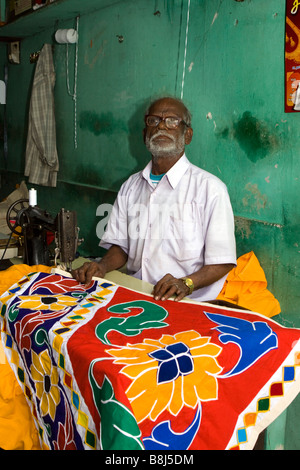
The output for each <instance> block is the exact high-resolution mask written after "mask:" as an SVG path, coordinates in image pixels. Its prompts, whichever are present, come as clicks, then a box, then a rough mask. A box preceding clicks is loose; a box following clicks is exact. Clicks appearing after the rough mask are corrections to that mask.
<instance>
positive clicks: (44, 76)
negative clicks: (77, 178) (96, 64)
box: [25, 44, 59, 187]
mask: <svg viewBox="0 0 300 470" xmlns="http://www.w3.org/2000/svg"><path fill="white" fill-rule="evenodd" d="M54 85H55V70H54V64H53V56H52V46H51V44H45V45H44V46H43V48H42V50H41V53H40V56H39V59H38V62H37V66H36V70H35V75H34V81H33V86H32V94H31V101H30V109H29V126H28V136H27V145H26V162H25V176H28V177H29V182H30V183H34V184H39V185H42V186H52V187H55V186H56V181H57V172H58V169H59V162H58V155H57V148H56V124H55V112H54Z"/></svg>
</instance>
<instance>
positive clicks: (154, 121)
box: [145, 115, 187, 129]
mask: <svg viewBox="0 0 300 470" xmlns="http://www.w3.org/2000/svg"><path fill="white" fill-rule="evenodd" d="M161 121H164V123H165V126H166V127H167V129H177V127H178V126H179V124H180V123H181V122H182V123H183V124H184V125H185V126H187V123H186V122H185V121H184V120H183V119H180V118H177V117H174V116H166V117H160V116H152V115H147V116H145V123H146V125H147V126H148V127H157V126H158V124H159V123H160V122H161Z"/></svg>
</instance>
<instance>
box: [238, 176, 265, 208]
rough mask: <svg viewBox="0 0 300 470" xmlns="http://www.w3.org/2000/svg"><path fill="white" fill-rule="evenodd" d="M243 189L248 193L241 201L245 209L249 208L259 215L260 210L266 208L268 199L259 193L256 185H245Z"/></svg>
mask: <svg viewBox="0 0 300 470" xmlns="http://www.w3.org/2000/svg"><path fill="white" fill-rule="evenodd" d="M245 189H246V191H248V192H249V194H248V195H247V196H245V197H244V198H243V200H242V202H243V205H244V206H245V207H247V206H251V207H252V208H253V209H255V210H256V211H257V212H258V213H260V211H261V210H262V209H265V208H266V205H267V202H268V198H267V196H266V195H265V194H262V193H261V192H260V190H259V189H258V186H257V184H252V183H247V184H246V186H245Z"/></svg>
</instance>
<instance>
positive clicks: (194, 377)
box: [0, 273, 300, 450]
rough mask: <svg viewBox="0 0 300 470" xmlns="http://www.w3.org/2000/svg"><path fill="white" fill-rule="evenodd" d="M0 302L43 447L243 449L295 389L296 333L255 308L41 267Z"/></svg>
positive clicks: (299, 361) (9, 350)
mask: <svg viewBox="0 0 300 470" xmlns="http://www.w3.org/2000/svg"><path fill="white" fill-rule="evenodd" d="M0 301H1V314H0V318H1V320H0V321H1V337H2V342H3V344H4V347H5V351H6V354H7V356H8V358H9V361H10V363H11V365H12V367H13V369H14V372H15V375H16V377H17V379H18V382H19V383H20V385H21V388H22V389H23V392H24V394H25V396H26V398H27V401H28V404H29V407H30V410H31V413H32V415H33V417H34V419H35V421H36V425H37V429H38V432H39V436H40V439H41V444H42V447H43V448H44V449H104V450H122V449H126V450H136V449H139V450H140V449H146V450H154V449H157V450H168V449H169V450H171V449H172V450H174V449H175V450H184V449H189V450H193V449H248V448H252V447H253V445H254V443H255V441H256V439H257V436H258V433H259V432H261V431H262V430H263V429H264V428H265V427H266V426H267V425H268V424H269V423H270V422H272V420H274V419H275V418H276V417H277V416H278V415H279V414H280V413H281V412H282V411H283V410H284V409H285V408H286V406H288V404H289V403H290V402H291V400H292V399H293V398H294V397H295V396H296V394H297V393H298V392H299V383H300V379H299V372H300V369H299V365H300V342H299V339H300V331H299V330H297V329H289V328H284V327H282V326H280V325H278V324H277V323H276V322H274V321H273V320H271V319H269V318H267V317H263V316H262V315H260V314H255V313H249V312H245V311H241V310H237V309H225V308H222V307H217V306H209V305H208V304H198V305H197V304H192V303H185V302H178V303H177V302H173V301H165V302H156V301H154V300H153V298H152V297H150V296H148V295H142V294H140V293H137V292H135V291H132V290H129V289H125V288H122V287H119V286H117V285H115V284H112V283H110V282H107V281H104V280H98V281H96V280H94V281H92V282H91V283H90V285H89V286H87V287H86V288H85V287H84V286H83V285H80V284H78V283H77V282H76V281H75V280H74V279H71V278H67V277H64V276H62V275H60V274H47V273H33V274H27V275H26V276H25V277H24V278H23V279H22V280H21V281H19V282H18V283H17V284H15V285H14V286H13V287H11V288H10V289H9V290H8V291H7V292H6V293H4V294H3V295H2V297H1V298H0Z"/></svg>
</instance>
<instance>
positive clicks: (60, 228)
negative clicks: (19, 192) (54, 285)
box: [6, 199, 79, 271]
mask: <svg viewBox="0 0 300 470" xmlns="http://www.w3.org/2000/svg"><path fill="white" fill-rule="evenodd" d="M6 221H7V225H8V227H9V228H10V230H11V231H12V232H13V233H15V234H17V235H18V236H19V237H20V240H21V243H22V244H23V260H24V263H25V264H28V265H29V266H32V265H36V264H42V265H45V266H51V265H56V264H57V260H58V259H59V260H60V267H61V268H62V269H66V270H68V271H71V269H72V262H73V261H74V259H75V257H76V251H77V247H78V245H79V239H78V234H79V228H78V227H77V216H76V212H74V211H68V210H65V209H61V210H60V212H59V213H58V214H57V215H56V217H55V218H53V217H52V216H51V215H50V214H49V213H48V212H47V211H45V210H42V209H40V208H39V207H38V206H37V205H30V204H29V201H28V199H20V200H18V201H16V202H15V203H14V204H12V206H10V208H9V209H8V211H7V215H6ZM53 242H54V243H55V248H54V250H53V249H52V250H51V244H52V245H53Z"/></svg>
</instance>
